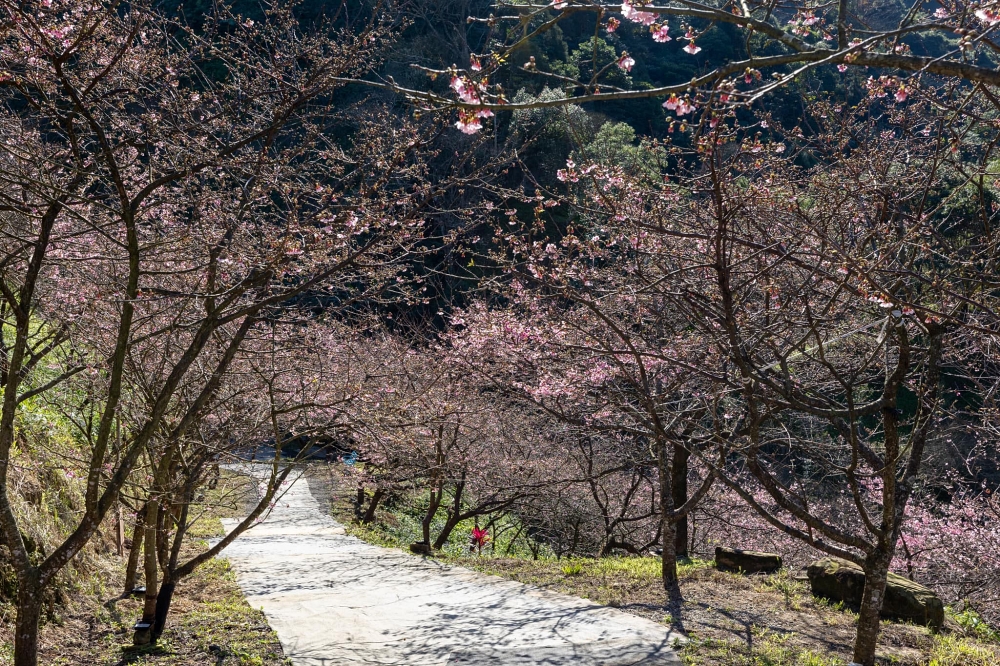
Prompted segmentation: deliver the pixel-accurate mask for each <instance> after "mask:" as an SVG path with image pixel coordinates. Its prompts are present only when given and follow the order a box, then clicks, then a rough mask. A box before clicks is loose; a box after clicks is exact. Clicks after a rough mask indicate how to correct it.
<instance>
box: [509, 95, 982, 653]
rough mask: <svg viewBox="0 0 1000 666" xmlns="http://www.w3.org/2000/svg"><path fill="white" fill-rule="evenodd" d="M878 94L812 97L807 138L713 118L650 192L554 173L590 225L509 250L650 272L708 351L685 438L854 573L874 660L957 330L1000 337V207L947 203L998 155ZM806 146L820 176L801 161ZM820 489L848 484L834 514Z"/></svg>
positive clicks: (734, 486) (656, 288)
mask: <svg viewBox="0 0 1000 666" xmlns="http://www.w3.org/2000/svg"><path fill="white" fill-rule="evenodd" d="M882 90H883V94H884V88H883V89H882ZM880 100H881V97H880V96H879V95H873V101H872V102H870V103H868V104H867V105H866V106H865V107H864V110H859V111H857V112H856V113H845V112H844V110H843V109H842V108H839V107H836V106H835V104H832V103H825V102H821V103H818V104H817V105H816V106H815V107H814V109H813V110H812V113H813V115H811V117H810V119H809V120H810V121H811V122H815V123H816V126H817V127H819V128H821V130H820V131H819V132H818V133H817V134H816V135H814V136H812V137H808V136H805V135H803V134H802V133H801V132H800V131H798V130H796V129H792V130H791V131H789V130H785V129H784V128H780V129H776V130H775V134H778V135H779V138H781V139H783V141H779V140H777V138H775V139H771V138H768V139H764V138H763V137H762V136H761V134H756V135H754V134H749V133H747V132H742V131H741V130H739V129H730V128H729V127H728V126H724V125H723V124H722V123H720V124H719V125H718V127H717V128H715V131H714V132H712V133H710V134H709V136H708V137H707V138H706V140H705V141H704V142H702V143H701V144H700V145H698V146H696V147H695V151H694V152H695V155H697V156H698V158H697V159H692V160H691V161H690V162H689V163H688V164H689V165H690V169H691V170H690V171H689V172H687V173H685V172H684V171H681V170H678V172H677V173H676V175H675V176H673V177H672V178H671V179H668V182H666V183H664V184H659V185H655V186H652V185H651V184H650V183H648V182H643V181H642V180H640V179H637V178H635V177H633V176H632V175H631V174H628V173H625V172H624V171H623V170H621V169H620V168H618V169H616V168H614V167H606V166H603V165H600V164H595V165H579V166H577V165H575V164H570V165H567V170H566V172H564V174H563V177H564V178H565V179H566V180H568V181H570V182H573V181H574V180H575V181H576V182H577V183H579V184H585V185H586V186H587V188H586V191H585V193H584V194H583V197H584V200H583V201H584V203H583V204H581V205H583V206H586V208H584V211H585V213H586V214H587V215H588V216H589V219H587V220H586V224H587V226H586V227H585V226H584V225H585V221H584V220H581V221H580V222H579V223H577V224H575V225H574V227H573V228H572V229H568V230H567V233H566V235H565V236H564V237H563V238H562V239H561V241H560V243H559V244H558V245H552V246H551V247H544V248H539V249H535V250H534V251H532V252H526V253H525V254H524V255H522V256H523V261H524V263H525V264H526V265H527V266H528V267H529V270H531V267H534V270H535V271H538V272H543V271H544V272H548V273H555V272H559V271H561V272H563V275H564V279H565V280H566V281H567V282H568V281H571V280H573V279H581V280H583V279H585V278H586V276H585V275H577V274H569V273H568V272H567V268H566V267H567V266H569V264H567V263H566V262H565V261H564V260H562V259H561V257H563V256H567V255H569V256H573V255H575V254H577V253H586V254H588V255H590V256H592V257H594V258H595V259H594V260H592V263H595V264H596V263H598V262H597V260H596V258H598V257H599V258H601V259H602V260H603V261H605V262H611V261H614V260H621V259H620V257H624V258H625V261H626V262H627V265H628V264H633V265H634V264H636V263H639V262H641V264H642V267H641V269H639V268H636V269H634V270H633V271H632V273H634V274H635V275H639V276H641V277H642V278H643V287H644V289H643V291H644V293H647V294H649V295H650V298H653V297H654V296H655V297H658V298H659V299H661V300H662V301H663V302H664V303H668V304H669V308H670V309H671V310H672V311H673V313H675V316H680V317H683V319H684V320H685V321H686V322H687V323H688V326H689V327H690V328H691V329H693V330H694V331H696V332H697V334H698V335H700V336H701V340H702V342H701V345H703V346H704V348H705V349H710V350H712V353H713V355H714V357H715V360H714V362H711V361H710V360H709V359H708V358H706V359H705V362H704V363H701V364H688V365H686V366H684V367H685V369H686V371H687V372H688V373H690V374H692V375H695V376H697V377H698V378H699V381H700V386H699V388H700V391H699V393H700V394H701V409H700V410H696V411H692V412H691V413H690V414H689V415H687V417H686V418H684V423H685V425H686V427H688V428H691V433H690V436H689V442H691V443H692V444H691V447H690V448H691V450H692V451H693V452H694V453H695V455H697V456H698V458H699V460H700V461H701V462H702V463H703V464H705V465H708V466H709V467H711V468H713V469H714V471H715V473H716V474H718V475H719V477H720V478H721V479H722V480H723V481H724V482H725V483H726V485H727V486H728V487H729V488H730V489H731V490H732V491H733V492H735V493H737V494H738V495H739V496H740V497H742V498H743V500H744V501H745V502H746V503H747V504H749V505H750V506H751V507H752V508H753V509H754V510H755V511H757V512H758V513H759V514H760V515H761V516H762V517H763V518H764V519H765V520H767V521H768V522H769V523H771V524H772V525H773V526H775V527H776V528H777V529H780V530H782V531H783V532H784V533H786V534H788V535H792V536H794V537H796V538H798V539H801V540H802V541H804V542H805V543H807V544H809V545H810V546H812V547H813V548H815V549H817V550H820V551H822V552H825V553H827V554H830V555H834V556H837V557H841V558H844V559H847V560H850V561H853V562H855V563H857V564H859V565H860V566H862V567H863V568H864V570H865V573H866V587H865V591H864V596H863V600H862V605H861V610H860V616H859V621H858V636H857V641H856V644H855V651H854V661H855V662H857V663H861V664H865V665H870V664H872V663H873V661H874V653H875V645H876V639H877V636H878V627H879V612H880V609H881V606H882V597H883V593H884V588H885V582H886V575H887V572H888V570H889V568H890V566H891V564H892V561H893V559H894V558H895V557H896V549H897V545H898V544H899V540H900V535H901V534H902V532H903V529H904V526H905V524H906V512H907V506H908V504H909V502H910V499H911V498H912V497H913V495H914V492H915V489H916V488H917V487H918V486H919V485H920V484H921V483H922V479H921V476H920V472H921V466H922V464H923V462H924V460H925V457H926V451H927V448H928V442H929V441H932V440H933V439H934V438H935V434H936V433H938V432H940V429H941V427H942V425H943V424H945V423H948V422H951V421H953V420H955V419H957V418H959V413H958V411H956V410H957V409H958V408H957V407H956V405H955V403H954V402H952V400H951V399H950V396H949V389H948V386H949V381H950V380H949V379H948V378H949V377H954V376H960V375H962V374H963V372H964V370H963V369H964V368H966V367H967V366H968V358H969V356H968V353H967V350H968V347H969V342H968V341H969V340H970V339H976V340H979V345H980V346H981V347H982V346H986V345H991V344H992V343H991V342H990V341H992V340H993V336H994V335H995V329H996V322H995V320H994V317H993V312H994V304H993V302H992V300H991V298H992V296H991V294H992V292H991V291H990V290H989V289H984V288H983V286H982V285H983V284H985V283H990V281H991V278H989V277H987V274H986V273H984V272H983V271H984V270H986V271H991V270H992V269H991V268H988V267H990V266H992V265H993V263H994V262H995V261H996V245H995V240H994V234H993V231H992V223H991V222H990V220H991V219H992V216H993V215H994V213H993V212H992V210H991V209H989V208H984V207H980V208H978V209H976V210H977V214H976V215H975V216H974V217H962V218H958V219H956V218H955V217H954V212H953V211H954V208H953V206H954V205H955V203H954V198H953V195H952V196H951V197H949V193H954V192H956V191H962V190H963V188H965V191H967V192H969V193H972V192H978V193H979V195H980V196H986V193H985V190H984V187H985V186H984V185H983V182H984V179H983V178H982V176H983V175H984V170H985V171H988V169H985V165H986V164H987V163H988V162H989V160H990V157H989V154H990V150H991V148H990V146H986V147H985V148H981V149H979V150H981V151H982V152H980V154H979V157H980V158H981V162H980V164H983V165H984V170H978V171H977V170H976V169H974V168H972V167H970V166H969V164H970V160H969V156H968V155H965V156H961V155H956V152H957V151H955V150H953V147H952V145H951V144H949V142H947V141H942V138H941V137H940V135H938V134H937V131H936V128H939V127H940V124H939V123H938V122H937V121H936V120H935V119H934V117H933V116H932V115H931V116H928V115H924V114H923V113H922V110H921V109H920V108H911V107H906V108H899V107H898V106H893V105H892V103H890V106H888V107H887V109H886V110H884V111H881V112H877V109H880V108H883V107H879V106H878V105H879V104H881V103H882V102H881V101H880ZM865 111H867V112H868V113H865ZM928 117H930V119H928ZM759 127H762V128H765V127H766V119H765V120H764V121H762V122H761V123H760V125H759ZM876 127H878V128H880V131H875V128H876ZM882 128H884V129H882ZM727 144H729V145H727ZM789 145H792V146H794V148H795V149H794V150H788V148H789ZM802 151H808V154H809V155H810V157H811V158H812V159H813V164H814V166H812V167H804V166H799V163H797V162H796V160H797V159H799V158H801V157H803V156H804V155H805V153H804V152H802ZM789 153H791V154H789ZM903 155H905V159H904V158H902V156H903ZM972 164H975V162H972ZM980 200H982V199H980ZM984 281H985V282H984ZM636 312H637V313H638V312H642V310H636ZM967 418H969V419H971V420H975V419H978V418H979V417H978V416H976V415H975V414H970V415H969V416H968V417H967ZM719 451H721V452H722V455H724V457H722V458H720V457H718V455H719V453H718V452H719ZM831 484H833V485H834V486H835V487H836V486H839V488H840V489H841V490H843V495H842V496H841V497H840V499H838V501H837V502H836V504H833V505H831V504H830V503H828V502H827V503H824V501H823V500H827V499H830V496H831V494H830V493H829V492H828V488H829V487H830V486H831ZM761 498H766V499H765V500H764V501H762V499H761Z"/></svg>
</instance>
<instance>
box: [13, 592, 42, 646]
mask: <svg viewBox="0 0 1000 666" xmlns="http://www.w3.org/2000/svg"><path fill="white" fill-rule="evenodd" d="M41 617H42V586H41V585H40V584H39V582H38V580H37V578H29V577H22V576H19V577H18V589H17V622H16V626H17V631H16V634H15V636H14V666H37V664H38V622H39V620H40V619H41Z"/></svg>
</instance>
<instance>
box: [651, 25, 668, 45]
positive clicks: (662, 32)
mask: <svg viewBox="0 0 1000 666" xmlns="http://www.w3.org/2000/svg"><path fill="white" fill-rule="evenodd" d="M650 31H651V32H652V33H653V41H654V42H659V43H661V44H662V43H663V42H669V41H670V26H668V25H667V24H666V23H664V24H663V25H661V26H655V25H654V26H652V27H650Z"/></svg>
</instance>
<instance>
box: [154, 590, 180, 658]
mask: <svg viewBox="0 0 1000 666" xmlns="http://www.w3.org/2000/svg"><path fill="white" fill-rule="evenodd" d="M175 587H176V583H174V582H173V581H172V580H171V579H170V578H169V577H168V576H166V575H165V576H164V577H163V583H162V584H161V585H160V592H159V593H158V594H157V595H156V614H155V616H154V618H153V633H152V638H153V643H156V641H158V640H159V639H160V636H161V635H162V634H163V628H164V627H165V626H166V624H167V615H169V614H170V602H171V601H172V600H173V598H174V588H175Z"/></svg>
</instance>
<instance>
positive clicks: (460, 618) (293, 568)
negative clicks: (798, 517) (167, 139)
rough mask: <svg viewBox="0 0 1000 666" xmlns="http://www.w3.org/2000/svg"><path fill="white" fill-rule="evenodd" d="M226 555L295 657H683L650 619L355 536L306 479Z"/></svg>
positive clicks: (310, 661)
mask: <svg viewBox="0 0 1000 666" xmlns="http://www.w3.org/2000/svg"><path fill="white" fill-rule="evenodd" d="M226 522H227V525H226V527H227V529H231V528H232V526H233V525H235V521H226ZM224 556H225V557H226V558H228V559H229V560H230V562H231V563H232V566H233V568H234V569H235V571H236V574H237V580H238V581H239V585H240V587H241V588H242V590H243V592H244V594H245V595H246V598H247V601H248V602H249V603H250V605H252V606H253V607H255V608H263V609H264V613H265V614H266V615H267V619H268V621H269V622H270V624H271V626H272V627H273V628H274V629H275V631H277V632H278V637H279V639H280V640H281V645H282V647H283V648H284V650H285V655H286V656H287V657H289V658H290V659H291V661H292V663H293V664H294V665H295V666H355V665H366V666H368V665H377V666H404V665H405V666H457V665H459V664H463V665H477V666H478V665H480V664H481V665H483V666H487V665H489V666H522V665H524V666H527V665H530V666H536V665H537V666H541V665H545V666H570V665H571V664H572V666H626V665H628V666H639V665H641V666H679V665H680V664H681V661H680V659H679V658H678V657H677V655H676V653H675V652H674V651H673V650H672V649H671V646H672V645H674V642H675V637H676V634H671V632H670V630H669V628H667V627H664V626H662V625H659V624H657V623H655V622H652V621H650V620H646V619H643V618H640V617H636V616H634V615H629V614H627V613H622V612H620V611H616V610H613V609H611V608H607V607H604V606H598V605H595V604H593V603H591V602H589V601H586V600H584V599H579V598H577V597H571V596H567V595H563V594H557V593H554V592H548V591H545V590H539V589H536V588H533V587H530V586H528V585H523V584H521V583H516V582H513V581H508V580H503V579H500V578H497V577H495V576H487V575H484V574H481V573H477V572H474V571H469V570H467V569H463V568H461V567H455V566H447V565H443V564H441V563H440V562H437V561H435V560H433V559H427V558H420V557H415V556H411V555H409V554H407V553H403V552H400V551H397V550H390V549H387V548H379V547H377V546H372V545H369V544H366V543H364V542H362V541H360V540H359V539H356V538H354V537H351V536H347V535H346V534H345V533H344V528H343V526H341V525H340V524H338V523H337V522H336V521H334V520H333V519H332V518H330V517H329V516H327V515H325V512H324V511H323V509H322V507H321V506H320V504H319V502H317V501H316V499H315V498H314V497H313V495H312V494H311V493H310V491H309V480H308V479H306V478H304V477H303V478H299V479H298V480H297V481H295V483H293V484H292V485H291V487H290V488H289V489H288V491H287V492H286V493H285V494H284V496H283V497H282V498H281V500H280V502H279V503H278V505H277V506H276V507H275V509H274V510H273V511H272V512H271V515H270V516H269V517H268V519H267V520H266V521H264V522H263V523H261V524H259V525H257V526H255V527H254V528H252V529H251V530H249V531H248V532H247V533H246V534H244V535H243V536H241V537H240V538H239V539H237V540H236V541H235V542H234V543H233V544H232V545H230V546H229V548H227V549H226V551H225V552H224Z"/></svg>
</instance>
